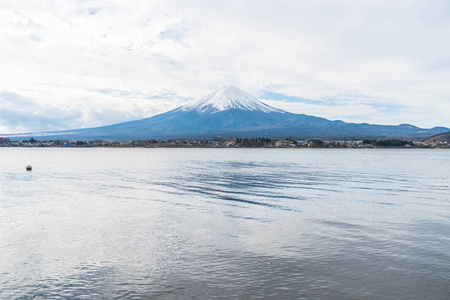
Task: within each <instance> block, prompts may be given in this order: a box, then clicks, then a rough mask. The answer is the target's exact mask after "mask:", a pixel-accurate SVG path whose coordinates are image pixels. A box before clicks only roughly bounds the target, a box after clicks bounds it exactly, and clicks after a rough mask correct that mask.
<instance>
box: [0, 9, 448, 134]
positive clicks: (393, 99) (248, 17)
mask: <svg viewBox="0 0 450 300" xmlns="http://www.w3.org/2000/svg"><path fill="white" fill-rule="evenodd" d="M449 12H450V7H449V5H448V3H447V2H446V1H439V0H436V1H427V2H424V1H395V2H393V1H378V0H377V1H375V0H373V1H357V0H354V1H331V0H329V1H325V0H319V1H297V0H296V1H274V0H267V1H256V0H255V1H144V0H136V1H133V2H132V3H130V2H126V1H118V0H116V1H104V0H92V1H69V0H66V1H56V2H55V1H31V0H29V1H3V3H2V4H0V41H1V44H2V52H1V54H0V65H1V66H2V67H1V68H0V91H4V92H7V93H9V94H16V95H19V97H20V98H21V99H26V100H25V101H27V107H28V108H23V111H22V112H23V114H24V115H30V113H32V114H33V115H38V116H39V120H40V121H39V122H37V121H36V122H34V123H33V122H31V123H27V121H26V119H21V120H19V119H15V117H14V116H16V118H19V117H20V116H18V115H16V114H15V113H18V112H20V111H21V108H20V106H19V105H16V106H14V108H11V103H10V100H8V101H9V102H8V101H7V100H5V99H4V98H1V99H0V101H2V102H0V105H2V103H3V104H4V103H6V102H8V103H10V104H9V106H7V105H3V106H1V107H2V109H3V114H2V115H3V116H5V115H8V117H1V118H0V124H1V127H0V130H1V132H4V133H6V132H13V131H16V130H20V131H35V130H55V129H70V128H78V127H90V126H99V125H103V124H111V123H115V122H120V121H127V120H131V119H138V118H143V117H148V116H151V115H154V114H157V113H161V112H164V111H165V110H168V109H171V108H175V107H176V106H177V105H179V104H180V103H182V102H183V101H185V100H186V99H188V98H189V99H190V98H196V97H200V96H203V95H205V94H207V93H209V92H211V91H212V90H214V89H217V88H220V87H221V86H223V85H228V84H233V85H236V86H239V87H241V88H242V89H244V90H247V91H248V92H250V93H252V94H255V95H257V94H258V93H259V92H260V91H262V90H271V91H273V92H276V93H281V94H285V95H286V96H294V97H299V98H303V99H309V100H311V101H309V102H308V103H306V104H305V103H303V102H298V103H287V102H270V104H272V105H274V106H279V107H281V108H284V109H287V110H291V111H293V112H299V113H308V114H313V115H317V116H323V117H328V118H331V119H343V120H349V121H351V120H354V121H357V122H371V123H385V124H398V123H413V124H415V125H419V126H425V127H432V126H436V125H444V126H450V120H449V118H448V112H449V111H450V101H449V95H450V85H449V84H448V82H450V54H449V53H450V51H448V50H449V49H450V20H449V19H448V14H449ZM350 100H351V101H350ZM314 102H316V104H315V103H314ZM322 102H327V103H328V106H325V105H323V103H322ZM21 117H22V118H23V116H21ZM56 120H58V121H56ZM19 123H20V126H19V125H18V124H19ZM28 124H29V125H28Z"/></svg>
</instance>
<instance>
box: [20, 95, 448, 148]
mask: <svg viewBox="0 0 450 300" xmlns="http://www.w3.org/2000/svg"><path fill="white" fill-rule="evenodd" d="M446 131H449V129H448V128H444V127H435V128H432V129H422V128H418V127H416V126H413V125H409V124H402V125H398V126H390V125H370V124H355V123H345V122H343V121H330V120H327V119H324V118H319V117H314V116H308V115H305V114H294V113H289V112H286V111H284V110H281V109H278V108H275V107H272V106H269V105H267V104H265V103H263V102H261V101H259V100H257V99H255V98H254V97H252V96H250V95H249V94H247V93H245V92H244V91H242V90H240V89H238V88H236V87H233V86H226V87H223V88H221V89H219V90H217V91H215V92H213V93H211V94H209V95H207V96H206V97H203V98H201V99H198V100H196V101H193V102H191V103H188V104H186V105H183V106H180V107H178V108H176V109H174V110H171V111H168V112H166V113H162V114H159V115H156V116H153V117H150V118H146V119H141V120H137V121H130V122H124V123H119V124H114V125H109V126H102V127H96V128H86V129H77V130H69V131H59V132H51V133H50V132H48V133H36V134H28V135H25V134H24V135H21V136H22V137H24V136H33V137H41V138H46V139H48V138H50V137H51V138H52V139H56V138H59V139H63V138H64V139H80V140H91V139H105V140H108V139H110V140H131V139H136V140H137V139H150V138H153V139H155V138H156V139H165V138H214V137H256V136H264V137H295V138H330V139H333V138H335V139H336V138H342V139H344V138H369V137H370V138H394V137H395V138H417V137H428V136H431V135H434V134H439V133H442V132H446Z"/></svg>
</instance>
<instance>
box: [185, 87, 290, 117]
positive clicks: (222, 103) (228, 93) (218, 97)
mask: <svg viewBox="0 0 450 300" xmlns="http://www.w3.org/2000/svg"><path fill="white" fill-rule="evenodd" d="M228 109H240V110H249V111H261V112H265V113H270V112H278V113H284V111H283V110H281V109H278V108H275V107H272V106H269V105H267V104H265V103H262V102H261V101H259V100H257V99H255V98H253V97H252V96H250V95H249V94H247V93H246V92H244V91H242V90H240V89H238V88H237V87H234V86H224V87H223V88H221V89H219V90H217V91H215V92H213V93H211V94H209V95H208V96H206V97H203V98H201V99H198V100H194V101H193V102H191V103H188V104H186V105H183V106H181V107H180V110H183V111H190V110H196V111H197V112H199V113H201V114H204V113H216V112H219V111H224V110H228Z"/></svg>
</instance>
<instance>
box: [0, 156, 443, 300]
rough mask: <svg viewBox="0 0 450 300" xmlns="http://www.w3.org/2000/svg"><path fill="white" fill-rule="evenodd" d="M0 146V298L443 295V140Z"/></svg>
mask: <svg viewBox="0 0 450 300" xmlns="http://www.w3.org/2000/svg"><path fill="white" fill-rule="evenodd" d="M0 154H1V156H0V179H1V180H0V299H449V298H450V171H449V170H450V151H448V150H430V149H424V150H420V149H361V150H359V149H138V148H132V149H120V148H103V149H102V148H92V149H89V148H76V149H68V148H0ZM28 164H30V165H32V166H33V170H32V171H31V172H27V171H26V170H25V167H26V166H27V165H28Z"/></svg>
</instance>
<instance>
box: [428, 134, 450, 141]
mask: <svg viewBox="0 0 450 300" xmlns="http://www.w3.org/2000/svg"><path fill="white" fill-rule="evenodd" d="M425 142H428V143H445V142H447V143H450V131H448V132H444V133H441V134H436V135H433V136H432V137H430V138H428V139H426V140H425Z"/></svg>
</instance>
